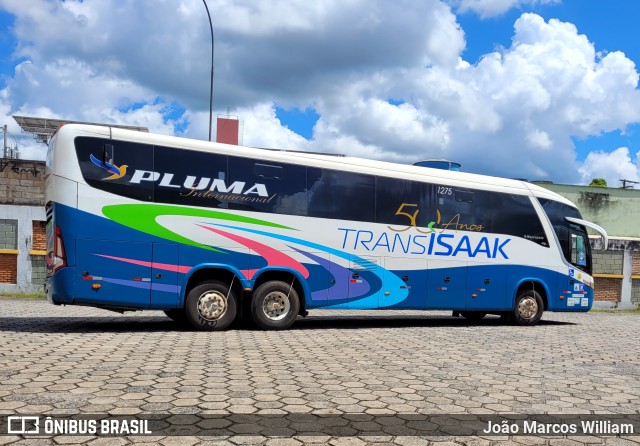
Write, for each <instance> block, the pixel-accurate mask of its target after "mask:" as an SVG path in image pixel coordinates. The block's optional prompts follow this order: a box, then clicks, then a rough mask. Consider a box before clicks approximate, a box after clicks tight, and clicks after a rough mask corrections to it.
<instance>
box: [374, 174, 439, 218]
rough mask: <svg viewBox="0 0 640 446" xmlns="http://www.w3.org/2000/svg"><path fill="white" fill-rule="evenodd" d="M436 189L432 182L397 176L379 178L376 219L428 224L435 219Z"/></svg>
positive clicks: (377, 181) (377, 180)
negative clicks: (409, 179)
mask: <svg viewBox="0 0 640 446" xmlns="http://www.w3.org/2000/svg"><path fill="white" fill-rule="evenodd" d="M435 218H436V211H435V188H434V186H433V185H431V184H427V183H419V182H415V181H403V180H397V179H394V178H386V177H378V178H377V179H376V222H377V223H386V224H388V225H393V227H394V228H396V229H402V228H406V227H407V226H413V225H414V223H415V226H418V227H426V226H428V225H429V223H430V222H432V221H435Z"/></svg>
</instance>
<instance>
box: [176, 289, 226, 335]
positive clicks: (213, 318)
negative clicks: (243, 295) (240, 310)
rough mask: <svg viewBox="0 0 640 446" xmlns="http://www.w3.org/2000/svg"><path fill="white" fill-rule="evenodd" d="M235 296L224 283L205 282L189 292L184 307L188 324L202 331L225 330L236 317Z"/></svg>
mask: <svg viewBox="0 0 640 446" xmlns="http://www.w3.org/2000/svg"><path fill="white" fill-rule="evenodd" d="M236 309H237V304H236V296H235V294H234V293H233V290H231V289H229V286H228V285H227V284H226V283H223V282H220V281H217V280H207V281H205V282H202V283H200V284H198V285H196V286H195V287H193V288H192V289H191V291H189V294H188V295H187V302H186V305H185V310H186V316H187V320H188V321H189V323H190V324H191V325H192V326H193V327H194V328H196V329H198V330H202V331H219V330H224V329H225V328H227V327H228V326H229V325H231V323H232V322H233V320H234V319H235V317H236Z"/></svg>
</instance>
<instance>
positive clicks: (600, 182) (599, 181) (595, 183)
mask: <svg viewBox="0 0 640 446" xmlns="http://www.w3.org/2000/svg"><path fill="white" fill-rule="evenodd" d="M589 186H591V187H607V180H605V179H604V178H594V179H593V180H591V183H589Z"/></svg>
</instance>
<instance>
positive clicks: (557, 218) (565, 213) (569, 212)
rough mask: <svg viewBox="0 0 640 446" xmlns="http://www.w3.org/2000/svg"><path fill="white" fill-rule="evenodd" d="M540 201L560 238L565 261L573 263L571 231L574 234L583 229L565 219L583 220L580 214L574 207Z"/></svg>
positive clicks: (546, 200) (542, 199) (541, 199)
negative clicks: (572, 230)
mask: <svg viewBox="0 0 640 446" xmlns="http://www.w3.org/2000/svg"><path fill="white" fill-rule="evenodd" d="M538 201H539V202H540V204H541V205H542V209H544V212H545V213H546V214H547V217H548V218H549V221H550V222H551V226H553V230H554V231H555V233H556V236H557V237H558V241H559V242H560V249H561V250H562V253H563V255H564V257H565V259H567V261H568V262H571V244H572V240H571V235H570V231H571V229H572V228H573V229H574V232H575V231H576V230H582V229H581V228H580V227H579V226H577V225H572V224H570V223H569V222H568V221H567V220H566V219H565V217H574V218H582V216H581V215H580V212H579V211H578V210H577V209H576V208H574V207H572V206H568V205H566V204H564V203H560V202H557V201H554V200H548V199H546V198H538ZM582 231H584V230H582Z"/></svg>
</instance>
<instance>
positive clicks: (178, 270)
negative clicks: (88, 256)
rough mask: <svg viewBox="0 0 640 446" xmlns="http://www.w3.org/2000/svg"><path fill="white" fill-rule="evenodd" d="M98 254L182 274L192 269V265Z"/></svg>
mask: <svg viewBox="0 0 640 446" xmlns="http://www.w3.org/2000/svg"><path fill="white" fill-rule="evenodd" d="M96 255H97V256H100V257H106V258H107V259H112V260H119V261H120V262H126V263H133V264H134V265H140V266H148V267H149V268H157V269H162V270H165V271H173V272H176V273H182V274H184V273H188V272H189V270H190V269H191V267H190V266H180V265H170V264H168V263H156V262H145V261H143V260H134V259H126V258H124V257H114V256H108V255H105V254H96Z"/></svg>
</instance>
